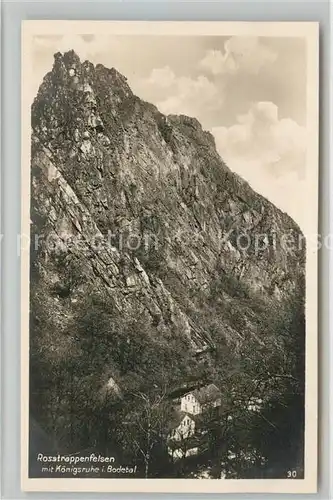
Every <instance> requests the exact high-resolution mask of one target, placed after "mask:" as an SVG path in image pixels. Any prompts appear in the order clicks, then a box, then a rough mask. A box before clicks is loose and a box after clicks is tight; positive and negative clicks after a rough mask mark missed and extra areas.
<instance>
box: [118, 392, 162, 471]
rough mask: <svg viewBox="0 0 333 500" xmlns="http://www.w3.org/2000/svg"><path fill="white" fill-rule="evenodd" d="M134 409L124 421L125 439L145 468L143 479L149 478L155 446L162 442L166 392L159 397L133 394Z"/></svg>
mask: <svg viewBox="0 0 333 500" xmlns="http://www.w3.org/2000/svg"><path fill="white" fill-rule="evenodd" d="M132 396H133V400H132V402H133V405H134V409H133V411H131V412H130V413H129V414H128V415H127V418H126V420H125V424H126V428H127V431H128V432H127V437H128V440H130V441H131V443H129V444H130V445H131V444H132V446H134V450H135V451H136V453H139V454H140V455H141V456H142V458H143V462H144V466H145V473H144V475H145V478H148V476H149V466H150V463H151V460H152V457H153V449H154V447H155V446H157V445H158V444H160V443H161V442H163V440H164V437H165V429H166V426H167V419H168V413H169V408H168V404H167V400H166V392H165V391H164V392H163V393H162V394H159V395H148V394H144V393H143V392H137V393H133V394H132Z"/></svg>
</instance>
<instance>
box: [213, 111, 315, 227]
mask: <svg viewBox="0 0 333 500" xmlns="http://www.w3.org/2000/svg"><path fill="white" fill-rule="evenodd" d="M212 133H213V134H214V136H215V140H216V146H217V149H218V151H219V152H220V154H221V156H222V158H223V159H224V160H225V161H226V163H227V164H228V165H229V166H230V168H232V169H233V170H234V171H236V172H237V173H238V174H239V175H241V176H242V177H243V178H245V179H246V180H247V181H248V182H250V184H251V185H252V187H253V188H254V189H256V190H257V191H258V192H260V193H263V194H264V196H266V197H268V198H269V199H270V200H271V201H273V203H275V204H276V205H277V206H279V207H280V208H281V209H282V210H284V211H286V212H288V213H289V214H290V215H291V216H292V217H294V219H295V220H296V221H297V222H298V223H300V224H302V219H303V214H302V213H301V211H300V210H301V207H302V206H304V203H302V199H301V198H302V185H303V183H304V182H305V181H304V177H305V165H306V164H305V162H306V129H305V128H304V127H301V126H300V125H298V124H297V123H296V122H295V121H293V120H291V119H289V118H282V119H279V116H278V108H277V106H275V104H273V103H272V102H257V103H254V104H252V105H251V107H250V109H249V110H248V112H247V113H246V114H244V115H241V116H239V117H238V119H237V123H236V124H235V125H232V126H231V127H215V128H213V129H212ZM296 186H297V188H296V189H295V187H296Z"/></svg>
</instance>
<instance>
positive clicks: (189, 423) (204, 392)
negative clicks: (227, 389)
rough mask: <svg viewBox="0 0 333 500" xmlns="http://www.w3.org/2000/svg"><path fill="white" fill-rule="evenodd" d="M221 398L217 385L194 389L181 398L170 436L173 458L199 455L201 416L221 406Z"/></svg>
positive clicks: (169, 443) (169, 442)
mask: <svg viewBox="0 0 333 500" xmlns="http://www.w3.org/2000/svg"><path fill="white" fill-rule="evenodd" d="M221 398H222V396H221V392H220V390H219V389H218V388H217V387H216V385H215V384H209V385H207V386H205V387H201V388H200V389H193V390H191V391H189V392H186V393H185V394H183V395H182V396H181V398H180V408H179V409H178V410H177V411H175V413H174V415H173V418H172V420H171V422H170V427H169V434H168V451H169V454H170V455H171V456H172V457H173V458H182V457H186V456H189V455H193V454H196V453H198V447H197V438H198V437H199V435H200V430H199V428H200V419H201V415H202V413H204V412H205V411H207V410H208V409H209V408H217V407H219V406H221ZM201 434H202V430H201ZM195 443H196V444H195Z"/></svg>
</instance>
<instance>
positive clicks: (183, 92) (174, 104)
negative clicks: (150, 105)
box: [133, 66, 224, 121]
mask: <svg viewBox="0 0 333 500" xmlns="http://www.w3.org/2000/svg"><path fill="white" fill-rule="evenodd" d="M133 90H134V91H135V92H136V93H137V94H138V95H140V97H142V98H144V99H146V100H150V101H152V102H154V103H155V104H156V105H157V107H158V108H159V109H160V111H161V112H162V113H165V114H172V113H175V114H185V115H189V116H194V117H196V118H198V119H199V120H201V121H204V115H205V114H207V113H209V112H211V111H213V110H216V109H217V108H218V107H219V106H221V105H222V104H223V100H224V99H223V95H222V92H221V89H220V88H218V87H216V85H215V84H214V83H213V82H211V81H210V80H209V79H208V78H207V77H206V76H203V75H199V76H197V77H193V78H191V77H189V76H177V75H176V74H175V73H174V72H173V70H172V69H171V68H170V67H169V66H165V67H163V68H155V69H153V70H152V71H151V73H150V75H149V77H148V78H145V79H142V80H141V81H138V82H133Z"/></svg>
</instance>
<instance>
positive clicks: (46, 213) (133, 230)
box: [31, 51, 305, 411]
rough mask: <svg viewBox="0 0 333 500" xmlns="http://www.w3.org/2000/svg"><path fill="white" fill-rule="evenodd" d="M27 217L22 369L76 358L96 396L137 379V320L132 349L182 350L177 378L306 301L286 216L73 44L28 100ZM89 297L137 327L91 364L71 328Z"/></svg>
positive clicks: (249, 341) (190, 130)
mask: <svg viewBox="0 0 333 500" xmlns="http://www.w3.org/2000/svg"><path fill="white" fill-rule="evenodd" d="M31 220H32V225H31V235H32V247H31V321H32V323H31V325H32V327H31V328H32V333H31V336H32V341H31V342H32V346H33V350H32V366H35V368H32V369H34V370H36V373H37V372H38V370H39V371H40V370H41V368H40V363H41V362H42V363H43V366H46V365H48V364H49V365H50V366H52V367H53V370H54V371H56V370H58V372H59V371H60V372H61V371H62V367H63V366H64V365H65V364H66V363H68V362H71V360H73V359H77V360H81V361H80V362H81V365H80V366H81V367H82V364H84V366H85V370H83V372H82V373H81V374H80V373H78V372H77V373H76V374H75V376H76V377H77V379H80V377H81V378H82V379H84V380H86V377H88V375H89V376H90V375H91V377H95V378H94V382H93V386H94V387H95V389H96V391H99V390H102V389H103V386H105V387H106V385H107V383H108V380H112V381H113V382H112V384H109V385H108V387H109V391H111V390H112V387H116V389H117V390H116V391H115V392H117V394H118V393H119V392H122V393H126V390H127V386H128V384H130V383H133V384H134V380H136V383H137V384H138V385H140V383H141V381H142V380H143V379H144V378H145V375H144V371H142V370H141V368H140V367H136V368H135V367H134V368H133V366H131V367H130V368H128V369H125V368H124V366H123V365H124V363H122V362H121V361H119V356H120V354H121V353H120V352H117V349H118V350H121V349H124V347H121V346H123V345H125V344H126V345H131V344H132V343H133V342H135V341H134V340H133V339H134V337H137V336H138V335H140V332H138V331H136V329H135V325H139V326H138V327H137V328H138V329H140V331H142V328H147V329H148V333H145V339H146V340H145V342H146V343H147V344H144V345H143V344H142V345H141V344H138V345H136V347H135V348H136V351H135V352H136V355H137V356H139V353H140V352H141V351H144V350H145V346H146V345H147V349H148V351H149V352H150V350H149V349H153V350H154V349H155V347H156V349H159V350H158V352H159V353H164V352H169V353H170V359H176V354H178V355H179V356H180V357H181V359H182V362H184V366H185V367H184V368H179V373H178V372H177V374H176V375H175V377H174V379H173V380H172V383H173V384H174V385H175V386H177V384H179V386H180V385H181V384H183V383H184V381H185V379H186V377H189V378H191V377H192V379H193V378H195V375H196V370H198V369H199V367H201V366H202V363H206V366H207V364H208V371H209V366H212V365H213V361H212V360H213V354H212V353H214V352H215V351H216V349H217V350H218V349H219V348H220V346H221V345H223V346H225V349H226V351H225V352H226V353H227V352H230V353H233V354H235V353H239V355H240V356H241V353H242V350H243V347H244V345H247V346H249V345H252V346H254V349H256V347H255V346H258V345H261V346H265V343H266V338H267V339H268V338H269V339H270V341H271V340H272V339H273V342H274V332H270V333H268V332H267V331H266V329H267V323H266V322H265V321H263V322H261V318H262V317H263V315H265V314H266V313H267V311H273V312H272V315H274V314H275V313H274V311H276V310H281V308H283V307H284V304H285V303H286V302H288V301H289V300H293V298H294V297H296V296H301V297H302V293H303V291H302V289H301V288H300V286H301V285H300V283H302V281H303V279H304V272H305V267H304V263H305V250H304V244H303V238H302V234H301V232H300V229H299V228H298V226H297V225H296V224H295V223H294V221H293V220H292V219H291V218H290V217H289V216H288V215H286V214H284V213H282V212H281V211H280V210H279V209H277V208H276V207H275V206H273V205H272V204H271V203H270V202H269V201H268V200H266V199H264V198H263V197H262V196H260V195H258V194H257V193H255V192H254V191H253V190H252V189H251V187H250V186H249V185H248V184H247V183H246V182H245V181H244V180H242V179H241V178H240V177H238V176H237V175H235V174H234V173H232V172H231V171H230V169H229V168H228V167H227V166H226V165H225V163H224V162H223V160H222V159H221V158H220V156H219V154H218V153H217V151H216V148H215V143H214V138H213V136H212V135H211V134H210V133H208V132H206V131H204V130H203V129H202V127H201V125H200V123H199V122H198V121H197V120H196V119H194V118H189V117H186V116H174V115H169V116H164V115H162V114H161V113H160V112H159V111H158V109H157V108H156V107H155V106H153V105H152V104H149V103H147V102H143V101H142V100H140V99H139V98H138V97H136V96H135V95H134V94H133V92H132V91H131V89H130V87H129V86H128V84H127V81H126V78H125V77H124V76H122V75H121V74H119V73H118V72H117V71H116V70H115V69H113V68H112V69H108V68H105V67H104V66H103V65H100V64H98V65H97V66H94V65H93V64H91V63H89V62H87V61H85V62H81V61H80V60H79V58H78V56H77V55H76V54H75V53H74V52H73V51H71V52H67V53H65V54H64V55H62V54H60V53H58V54H56V55H55V61H54V66H53V69H52V71H51V72H50V73H48V74H47V75H46V76H45V78H44V80H43V83H42V84H41V86H40V89H39V92H38V95H37V97H36V99H35V101H34V103H33V105H32V157H31ZM290 241H291V242H292V243H291V244H290ZM288 242H289V244H287V243H288ZM93 297H95V298H96V297H97V298H98V297H100V298H102V299H101V300H102V301H103V303H104V304H108V306H107V309H108V308H109V309H108V310H107V313H108V314H109V313H110V318H111V319H110V321H112V317H113V316H114V317H117V318H121V320H122V323H121V324H122V325H123V326H122V328H125V330H126V328H127V326H126V322H128V324H129V323H131V325H134V326H133V328H132V329H128V330H126V333H124V338H123V339H122V340H123V342H124V344H119V345H118V344H117V345H116V344H115V343H112V341H110V342H111V343H110V344H109V345H108V347H107V349H108V353H107V355H105V357H104V358H103V354H101V355H100V358H98V359H104V363H103V362H102V361H101V362H100V363H99V364H98V367H97V366H96V362H97V361H94V359H95V358H94V356H95V354H93V351H90V354H91V356H90V358H89V356H88V355H86V356H85V355H84V354H83V352H88V351H85V349H88V348H86V347H85V346H86V344H85V343H84V342H86V340H84V339H86V337H85V336H84V335H85V334H84V333H82V331H83V330H82V329H81V330H80V329H77V324H78V323H79V322H80V319H82V318H83V317H84V315H85V314H88V312H89V307H90V306H89V304H91V303H90V302H89V300H90V299H91V300H92V298H93ZM96 300H97V299H96ZM255 305H256V306H258V307H257V308H255ZM259 306H260V307H259ZM97 316H99V319H101V315H99V314H98V315H97ZM96 321H97V320H96ZM97 323H98V321H97ZM97 323H96V322H95V323H93V325H95V326H94V328H95V330H94V332H93V333H92V337H94V338H95V339H96V338H97V337H98V331H97V330H98V328H100V327H99V326H98V327H96V324H97ZM89 324H90V323H89ZM124 325H125V326H124ZM96 328H97V330H96ZM119 328H120V327H119ZM101 331H104V326H103V327H101V330H100V332H101ZM130 332H132V333H130ZM118 334H119V335H118V337H119V336H121V332H120V333H119V332H118ZM118 337H117V338H118ZM276 338H277V336H276ZM101 342H102V343H103V340H101ZM138 342H139V341H138ZM89 345H90V344H89ZM94 345H95V344H94ZM96 345H97V344H96ZM98 345H101V344H98ZM103 345H104V344H103ZM140 345H141V347H140ZM94 352H95V351H94ZM200 353H206V354H203V358H204V359H202V358H200V356H199V358H198V357H196V355H198V354H200ZM141 354H142V352H141ZM141 354H140V355H141ZM82 356H85V357H82ZM96 356H97V354H96ZM129 356H130V354H129ZM133 356H134V355H133ZM148 356H150V355H148ZM134 357H135V356H134ZM166 359H169V358H166ZM166 359H162V358H160V359H159V363H158V364H157V368H156V366H155V367H154V370H152V372H151V379H149V380H151V381H152V380H153V379H154V377H153V375H152V373H153V372H154V373H155V374H156V380H157V379H158V378H159V377H160V376H161V374H162V372H163V373H164V375H165V372H166V371H168V365H167V363H168V361H166ZM177 359H178V358H177ZM34 363H36V365H34ZM179 363H180V362H179ZM179 363H178V367H179V366H180V364H179ZM191 363H192V364H191ZM147 366H148V368H147V370H148V371H149V363H148V365H147ZM38 367H39V368H38ZM158 367H159V368H158ZM159 370H160V373H158V371H159ZM58 372H57V373H58ZM96 372H98V374H96ZM129 373H131V374H132V375H131V376H130V377H129V375H128V374H129ZM126 377H128V378H126ZM177 377H178V378H177ZM129 380H130V382H129ZM32 383H34V382H33V381H32ZM36 383H37V382H36ZM94 384H95V385H94ZM102 392H103V391H102ZM36 401H37V399H36ZM44 403H45V401H44ZM44 403H43V404H44ZM36 404H37V403H36ZM45 404H46V403H45ZM64 411H65V410H64Z"/></svg>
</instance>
